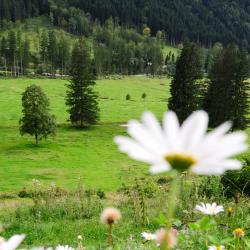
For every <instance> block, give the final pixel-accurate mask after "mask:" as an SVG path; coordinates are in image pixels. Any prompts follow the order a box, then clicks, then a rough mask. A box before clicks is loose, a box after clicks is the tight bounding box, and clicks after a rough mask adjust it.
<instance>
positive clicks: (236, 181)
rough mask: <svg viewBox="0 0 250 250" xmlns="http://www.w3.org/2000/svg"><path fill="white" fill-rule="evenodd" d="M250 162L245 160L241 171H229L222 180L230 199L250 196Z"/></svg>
mask: <svg viewBox="0 0 250 250" xmlns="http://www.w3.org/2000/svg"><path fill="white" fill-rule="evenodd" d="M249 169H250V160H249V159H248V158H245V159H244V160H243V168H242V169H241V170H239V171H228V172H227V173H226V174H224V175H223V176H222V178H221V183H222V185H223V186H224V190H225V194H226V195H227V196H228V197H235V199H237V197H238V196H242V195H247V196H250V183H249V178H250V171H249Z"/></svg>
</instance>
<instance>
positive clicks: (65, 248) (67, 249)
mask: <svg viewBox="0 0 250 250" xmlns="http://www.w3.org/2000/svg"><path fill="white" fill-rule="evenodd" d="M55 250H74V248H72V247H70V246H68V245H66V246H61V245H58V246H57V247H56V249H55Z"/></svg>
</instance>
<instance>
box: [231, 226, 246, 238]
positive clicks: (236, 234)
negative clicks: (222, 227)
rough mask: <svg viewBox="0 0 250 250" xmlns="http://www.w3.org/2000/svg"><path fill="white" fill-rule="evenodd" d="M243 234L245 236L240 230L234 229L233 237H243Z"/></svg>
mask: <svg viewBox="0 0 250 250" xmlns="http://www.w3.org/2000/svg"><path fill="white" fill-rule="evenodd" d="M244 234H245V232H244V231H243V229H242V228H236V229H235V230H234V235H235V236H236V237H242V236H244Z"/></svg>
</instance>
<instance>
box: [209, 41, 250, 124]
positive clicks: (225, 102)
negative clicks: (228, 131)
mask: <svg viewBox="0 0 250 250" xmlns="http://www.w3.org/2000/svg"><path fill="white" fill-rule="evenodd" d="M249 65H250V64H249V58H248V56H247V54H246V53H245V52H244V51H241V50H239V48H238V47H237V46H236V45H234V44H231V45H229V46H228V47H227V48H225V49H223V50H222V51H220V52H219V53H217V56H216V58H215V61H214V64H213V66H212V69H211V72H210V74H209V78H210V81H209V82H208V91H207V94H206V96H205V101H204V109H205V110H206V111H207V112H208V113H209V117H210V125H211V126H212V127H216V126H218V125H219V124H221V123H223V122H225V121H232V122H233V128H234V129H245V128H246V127H247V126H248V124H249V119H248V114H249V89H250V85H249V83H248V82H247V81H246V80H247V78H248V76H249Z"/></svg>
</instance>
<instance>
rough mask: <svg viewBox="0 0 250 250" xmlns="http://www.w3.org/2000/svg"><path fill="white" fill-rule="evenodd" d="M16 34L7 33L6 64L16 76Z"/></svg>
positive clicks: (12, 32)
mask: <svg viewBox="0 0 250 250" xmlns="http://www.w3.org/2000/svg"><path fill="white" fill-rule="evenodd" d="M16 49H17V47H16V34H15V32H14V31H10V32H9V33H8V62H9V65H10V66H11V68H12V71H13V72H14V75H15V76H16Z"/></svg>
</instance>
